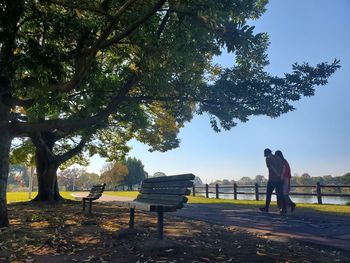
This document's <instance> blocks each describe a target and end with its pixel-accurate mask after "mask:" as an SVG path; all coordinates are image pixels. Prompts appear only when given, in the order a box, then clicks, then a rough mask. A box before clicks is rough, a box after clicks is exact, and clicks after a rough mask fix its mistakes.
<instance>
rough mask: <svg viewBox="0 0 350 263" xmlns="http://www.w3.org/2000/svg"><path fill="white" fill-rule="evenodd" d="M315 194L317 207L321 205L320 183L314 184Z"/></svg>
mask: <svg viewBox="0 0 350 263" xmlns="http://www.w3.org/2000/svg"><path fill="white" fill-rule="evenodd" d="M316 193H317V202H318V204H319V205H322V193H321V184H320V182H317V184H316Z"/></svg>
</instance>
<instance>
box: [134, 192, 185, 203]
mask: <svg viewBox="0 0 350 263" xmlns="http://www.w3.org/2000/svg"><path fill="white" fill-rule="evenodd" d="M139 199H152V200H169V201H174V202H184V203H187V200H188V199H187V197H185V196H181V195H155V194H139V195H138V196H137V198H136V199H135V200H139Z"/></svg>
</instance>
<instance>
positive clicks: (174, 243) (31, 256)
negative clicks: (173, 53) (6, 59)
mask: <svg viewBox="0 0 350 263" xmlns="http://www.w3.org/2000/svg"><path fill="white" fill-rule="evenodd" d="M8 209H9V217H10V224H11V226H10V227H9V228H2V229H0V248H1V249H0V262H28V263H29V262H46V263H47V262H49V263H55V262H122V263H124V262H125V263H126V262H128V263H132V262H138V263H142V262H143V263H145V262H158V263H165V262H203V263H205V262H350V253H349V252H347V251H341V250H334V249H331V248H327V247H320V246H317V245H310V244H305V243H299V242H297V241H295V240H291V239H286V238H281V239H271V237H269V236H266V235H263V234H259V233H249V232H247V231H245V230H244V229H239V228H232V227H223V226H218V225H211V224H208V223H205V222H201V221H194V220H185V219H180V218H176V217H174V216H171V215H169V214H167V215H166V216H165V219H164V222H165V230H164V234H165V237H166V239H167V240H166V242H164V244H166V245H169V244H170V246H165V247H163V248H159V246H155V243H156V244H157V242H155V241H156V236H157V232H156V216H155V215H154V214H148V213H143V212H139V211H136V214H135V227H136V229H137V230H138V231H137V233H136V234H133V235H126V236H123V235H122V234H121V233H123V232H121V230H122V229H125V228H127V226H128V221H129V212H128V210H127V209H125V208H121V207H118V206H116V205H113V204H106V203H94V204H93V215H91V216H86V215H84V214H83V213H82V211H81V209H82V203H81V202H75V201H66V202H65V203H62V204H58V205H54V206H52V205H47V204H46V205H43V204H41V205H39V204H35V203H16V204H10V205H9V206H8Z"/></svg>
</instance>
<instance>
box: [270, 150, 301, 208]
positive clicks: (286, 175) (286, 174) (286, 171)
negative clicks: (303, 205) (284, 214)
mask: <svg viewBox="0 0 350 263" xmlns="http://www.w3.org/2000/svg"><path fill="white" fill-rule="evenodd" d="M275 155H276V156H278V157H279V158H281V159H282V160H283V172H282V179H283V196H284V201H285V202H286V206H290V209H291V212H294V210H295V207H296V204H295V203H294V202H293V201H292V200H291V199H290V197H289V192H290V179H291V177H292V174H291V171H290V166H289V163H288V162H287V160H286V159H285V158H284V156H283V154H282V152H281V151H276V152H275Z"/></svg>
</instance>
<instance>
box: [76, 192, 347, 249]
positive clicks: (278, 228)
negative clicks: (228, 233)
mask: <svg viewBox="0 0 350 263" xmlns="http://www.w3.org/2000/svg"><path fill="white" fill-rule="evenodd" d="M86 195H87V192H85V193H74V194H73V196H74V197H76V198H77V199H79V198H82V197H83V196H86ZM132 199H133V198H130V197H121V196H112V195H107V194H103V195H102V196H101V198H100V199H98V200H96V201H98V202H113V201H128V200H132ZM168 214H172V215H175V216H177V217H182V218H188V219H192V220H200V221H205V222H208V223H212V224H218V225H224V226H233V227H239V228H244V229H245V230H247V231H250V232H254V233H260V234H261V235H265V236H267V237H268V238H270V239H273V240H282V241H283V240H288V239H289V238H292V239H297V240H299V241H303V242H311V243H314V244H318V245H323V246H327V247H333V248H338V249H344V250H348V251H350V217H347V216H338V215H331V214H325V213H313V212H308V213H305V212H300V211H298V208H296V211H295V212H294V213H293V214H287V215H283V216H281V215H280V214H279V213H278V212H277V211H275V212H274V211H272V212H269V213H263V212H260V211H259V210H258V208H257V207H256V208H255V207H253V208H250V207H247V206H237V205H210V204H187V205H186V206H185V207H184V208H183V209H181V210H178V211H177V212H174V213H168Z"/></svg>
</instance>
